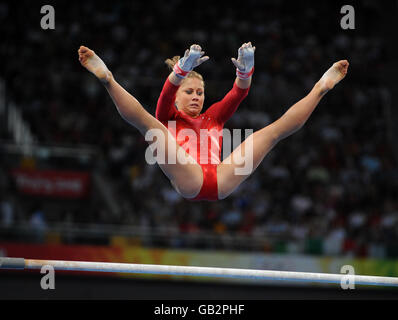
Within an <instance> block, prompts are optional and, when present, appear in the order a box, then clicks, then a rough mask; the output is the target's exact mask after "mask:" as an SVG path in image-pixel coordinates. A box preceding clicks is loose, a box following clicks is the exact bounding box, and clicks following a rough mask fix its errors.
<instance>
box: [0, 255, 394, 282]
mask: <svg viewBox="0 0 398 320" xmlns="http://www.w3.org/2000/svg"><path fill="white" fill-rule="evenodd" d="M46 265H48V266H52V267H53V268H54V270H64V271H88V272H116V273H144V274H167V275H178V276H200V277H216V278H235V279H255V280H279V281H299V282H313V283H339V284H340V283H341V282H342V280H343V281H346V280H347V279H350V281H353V283H354V284H355V285H357V284H359V285H371V286H398V278H396V277H380V276H363V275H350V276H348V275H346V274H331V273H312V272H293V271H271V270H254V269H235V268H219V267H191V266H170V265H154V264H133V263H110V262H86V261H61V260H35V259H24V258H6V257H3V258H0V269H20V270H29V269H32V270H36V269H41V268H42V267H43V266H46ZM343 277H345V278H343ZM348 277H352V278H348Z"/></svg>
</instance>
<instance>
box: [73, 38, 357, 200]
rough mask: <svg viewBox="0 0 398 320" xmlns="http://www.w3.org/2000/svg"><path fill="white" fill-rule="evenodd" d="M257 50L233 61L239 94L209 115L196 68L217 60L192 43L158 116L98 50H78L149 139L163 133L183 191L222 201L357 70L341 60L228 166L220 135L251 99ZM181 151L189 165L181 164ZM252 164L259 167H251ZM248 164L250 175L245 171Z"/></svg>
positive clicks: (169, 167) (172, 174) (170, 171)
mask: <svg viewBox="0 0 398 320" xmlns="http://www.w3.org/2000/svg"><path fill="white" fill-rule="evenodd" d="M254 52H255V47H253V46H252V45H251V43H250V42H249V43H245V44H243V45H242V46H241V47H240V48H239V50H238V59H235V58H232V62H233V64H234V65H235V67H236V79H235V82H234V84H233V87H232V89H231V90H230V91H229V92H228V93H227V95H226V96H225V97H224V98H223V99H222V100H221V101H220V102H217V103H215V104H213V105H212V106H211V107H210V108H209V109H208V110H206V111H205V112H204V113H201V111H202V108H203V103H204V81H203V78H202V76H201V75H200V74H199V73H197V72H195V71H193V69H194V68H196V67H197V66H199V65H200V64H201V63H203V62H205V61H206V60H208V59H209V58H208V57H207V56H203V55H204V52H203V51H202V49H201V47H200V46H199V45H192V46H191V47H190V49H188V50H186V52H185V54H184V56H183V57H182V58H179V57H175V58H174V60H167V61H166V63H168V65H169V66H170V67H172V68H173V71H172V72H171V73H170V75H169V77H168V78H167V80H166V82H165V84H164V86H163V90H162V92H161V94H160V97H159V100H158V105H157V110H156V118H155V117H153V116H152V115H151V114H149V113H148V112H147V111H146V110H145V109H144V108H143V107H142V105H141V104H140V103H139V102H138V101H137V99H136V98H134V97H133V96H132V95H131V94H129V93H128V92H127V91H126V90H125V89H123V88H122V87H121V86H120V85H119V84H118V83H117V82H116V80H115V78H114V77H113V74H112V73H111V72H110V71H109V69H108V68H107V66H106V65H105V63H104V62H103V61H102V60H101V59H100V58H99V57H98V56H97V55H96V54H95V53H94V51H92V50H90V49H89V48H87V47H84V46H81V47H80V48H79V50H78V54H79V61H80V63H81V64H82V66H84V67H85V68H86V69H87V70H88V71H90V72H91V73H93V74H94V75H95V76H96V77H97V78H98V79H99V80H100V81H101V82H102V84H103V85H104V86H105V88H106V89H107V91H108V93H109V95H110V96H111V98H112V100H113V102H114V103H115V105H116V108H117V110H118V111H119V113H120V115H121V116H122V117H123V118H124V119H125V120H126V121H127V122H129V123H130V124H131V125H133V126H134V127H135V128H137V129H138V130H139V131H140V133H141V134H142V135H143V136H145V138H146V140H147V141H149V140H150V139H149V140H148V139H147V136H148V134H149V133H152V132H154V131H156V132H158V133H159V132H160V133H161V134H162V139H160V140H161V141H162V143H159V141H154V140H151V141H152V143H151V142H150V143H149V144H150V146H151V147H152V146H153V145H155V144H156V147H157V152H160V153H163V154H164V155H165V157H164V159H166V161H157V163H158V165H159V167H160V168H161V169H162V171H163V172H164V173H165V175H166V176H167V177H168V178H169V179H170V181H171V184H172V185H173V187H174V188H175V189H176V190H177V192H179V193H180V194H181V195H182V196H183V197H184V198H186V199H190V200H219V199H224V198H226V197H227V196H229V195H230V194H231V193H232V192H233V191H234V190H235V189H236V188H237V187H238V186H239V185H240V184H241V183H242V182H243V181H244V180H246V179H247V178H248V177H249V176H250V175H251V174H252V173H253V172H254V171H255V169H256V168H257V167H258V165H259V164H260V162H261V161H262V160H263V159H264V157H265V156H266V155H267V153H268V152H269V151H270V150H271V149H272V148H273V147H274V146H275V145H276V144H277V143H278V142H279V141H280V140H282V139H284V138H286V137H288V136H289V135H291V134H293V133H294V132H296V131H297V130H298V129H300V128H301V127H302V126H303V125H304V123H305V122H306V121H307V120H308V118H309V117H310V115H311V114H312V112H313V111H314V110H315V108H316V106H317V105H318V104H319V102H320V101H321V99H322V98H323V97H324V96H325V94H326V93H327V92H329V91H330V90H331V89H333V87H334V86H335V85H336V84H337V83H339V82H340V81H341V80H342V79H343V78H344V77H345V76H346V74H347V70H348V65H349V64H348V61H347V60H340V61H338V62H336V63H334V64H333V65H332V67H330V68H329V69H328V70H327V71H326V72H325V73H324V74H323V76H322V77H321V78H320V80H319V81H318V82H316V84H315V85H314V87H313V89H312V90H311V91H310V92H309V93H308V94H307V95H306V96H305V97H304V98H303V99H301V100H300V101H298V102H297V103H295V104H294V105H293V106H291V107H290V108H289V109H288V110H287V111H286V112H285V113H284V114H283V115H282V116H281V117H280V118H279V119H277V120H276V121H274V122H273V123H271V124H269V125H268V126H266V127H264V128H262V129H260V130H258V131H256V132H254V133H253V134H251V135H250V136H249V137H248V138H246V140H245V141H243V142H242V143H241V144H240V145H239V146H238V147H237V148H236V149H235V150H233V152H232V153H231V154H230V155H229V156H228V157H226V158H225V159H223V160H222V161H221V160H220V156H221V145H222V135H221V134H220V130H221V129H222V127H223V126H224V123H225V122H226V121H227V120H228V119H229V118H230V117H231V116H232V115H233V113H234V112H235V111H236V109H237V107H238V106H239V104H240V103H241V102H242V100H243V99H244V98H245V97H246V96H247V94H248V91H249V87H250V85H251V79H252V74H253V71H254ZM170 121H171V122H170ZM201 129H202V130H201ZM203 129H206V130H204V131H205V132H206V134H205V135H201V132H202V131H203ZM157 137H158V138H159V136H157ZM203 137H204V138H203ZM187 138H188V139H187ZM206 141H207V142H208V143H205V142H206ZM203 146H205V148H203ZM181 154H183V155H184V158H185V160H186V159H188V160H189V161H180V159H181V157H180V155H181ZM242 158H243V159H244V161H243V162H242V161H241V160H242ZM169 159H176V160H177V161H170V160H169ZM247 161H249V162H250V163H251V166H249V170H247V166H246V162H247ZM243 167H244V169H245V170H240V171H239V169H242V168H243ZM238 172H239V173H238Z"/></svg>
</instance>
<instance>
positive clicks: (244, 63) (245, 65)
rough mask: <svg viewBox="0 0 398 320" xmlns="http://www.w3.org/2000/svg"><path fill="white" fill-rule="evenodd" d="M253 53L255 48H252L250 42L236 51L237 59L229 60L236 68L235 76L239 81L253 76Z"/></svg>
mask: <svg viewBox="0 0 398 320" xmlns="http://www.w3.org/2000/svg"><path fill="white" fill-rule="evenodd" d="M255 51H256V47H254V46H252V44H251V42H247V43H244V44H242V46H241V47H240V48H239V49H238V59H235V58H231V61H232V63H233V64H234V65H235V67H236V75H237V76H238V77H239V78H240V79H247V78H249V77H250V76H251V75H252V74H253V71H254V52H255Z"/></svg>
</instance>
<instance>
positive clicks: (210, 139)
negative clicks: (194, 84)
mask: <svg viewBox="0 0 398 320" xmlns="http://www.w3.org/2000/svg"><path fill="white" fill-rule="evenodd" d="M178 88H179V86H175V85H173V84H172V83H171V82H170V81H169V79H168V78H167V80H166V82H165V84H164V86H163V89H162V92H161V94H160V97H159V100H158V104H157V108H156V118H157V119H158V120H159V121H160V122H162V123H163V124H164V125H165V126H166V127H167V128H168V130H169V131H170V132H171V133H172V134H173V136H174V137H175V138H176V141H177V143H178V144H179V145H180V146H181V147H183V148H184V150H185V151H186V152H187V153H188V154H189V155H191V156H192V157H193V158H194V159H195V160H196V161H197V163H198V164H199V165H200V166H201V167H202V171H203V185H202V188H201V190H200V192H199V194H198V195H197V196H196V197H195V198H194V199H191V200H211V201H215V200H218V188H217V165H218V164H219V163H220V162H221V161H220V158H221V148H222V129H223V127H224V123H225V122H226V121H227V120H228V119H229V118H230V117H231V116H232V115H233V114H234V112H235V111H236V109H237V108H238V106H239V104H240V103H241V102H242V100H243V99H244V98H245V97H246V96H247V94H248V92H249V88H248V89H241V88H239V87H238V86H237V85H236V83H234V85H233V87H232V89H231V90H230V91H229V92H228V93H227V94H226V95H225V97H224V98H223V99H222V100H221V101H219V102H216V103H214V104H213V105H212V106H211V107H210V108H208V109H207V110H206V112H204V113H202V114H200V115H199V116H198V117H197V118H192V117H190V116H189V115H187V114H186V113H184V112H183V111H179V110H177V108H176V107H175V99H176V92H177V90H178ZM169 121H175V122H169ZM183 129H185V130H184V131H181V130H183ZM187 129H191V130H187ZM201 129H205V130H202V132H201ZM205 133H206V134H205ZM206 140H207V141H206Z"/></svg>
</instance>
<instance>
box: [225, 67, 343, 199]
mask: <svg viewBox="0 0 398 320" xmlns="http://www.w3.org/2000/svg"><path fill="white" fill-rule="evenodd" d="M348 65H349V63H348V61H346V60H341V61H338V62H336V63H334V64H333V66H332V67H331V68H330V69H329V70H327V71H326V72H325V74H324V75H323V76H322V78H321V79H320V80H319V81H318V82H317V83H316V84H315V86H314V88H313V89H312V90H311V92H310V93H309V94H308V95H307V96H306V97H304V98H303V99H301V100H300V101H299V102H297V103H296V104H294V105H293V106H292V107H290V109H288V111H287V112H286V113H285V114H284V115H283V116H282V117H281V118H279V119H278V120H276V121H275V122H273V123H271V124H270V125H269V126H267V127H265V128H263V129H260V130H258V131H256V132H255V133H253V134H252V135H250V136H249V137H248V138H247V139H246V140H245V141H244V142H243V143H242V144H241V145H240V146H239V147H237V148H236V149H235V150H234V151H233V152H232V153H231V154H230V155H229V157H227V158H226V159H224V160H223V162H222V163H220V164H219V165H218V167H217V180H218V196H219V199H223V198H226V197H227V196H228V195H230V194H231V193H232V192H233V191H234V190H235V189H236V188H237V187H238V186H239V185H240V184H241V183H242V182H243V181H244V180H246V179H247V178H248V177H249V176H250V175H251V174H252V173H253V171H254V170H255V169H256V168H257V167H258V165H259V164H260V162H261V161H262V160H263V159H264V157H265V156H266V155H267V153H268V152H269V151H270V150H271V149H272V148H273V147H274V146H275V145H276V144H277V143H278V142H279V141H281V140H282V139H284V138H286V137H288V136H290V135H291V134H293V133H294V132H296V131H297V130H299V129H300V128H301V127H302V126H303V125H304V123H305V122H306V121H307V120H308V118H309V117H310V115H311V113H312V112H313V111H314V110H315V108H316V106H317V105H318V103H319V102H320V101H321V99H322V98H323V96H324V95H325V94H326V93H327V92H328V91H329V90H331V89H332V88H333V87H334V86H335V85H336V84H337V83H339V82H340V81H341V80H342V79H343V78H344V77H345V76H346V74H347V70H348ZM237 156H240V157H241V158H242V159H245V161H251V166H250V170H246V171H247V172H246V171H245V172H244V174H236V169H242V167H243V166H244V164H241V163H240V164H239V163H237V161H235V159H239V158H238V157H237Z"/></svg>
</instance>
